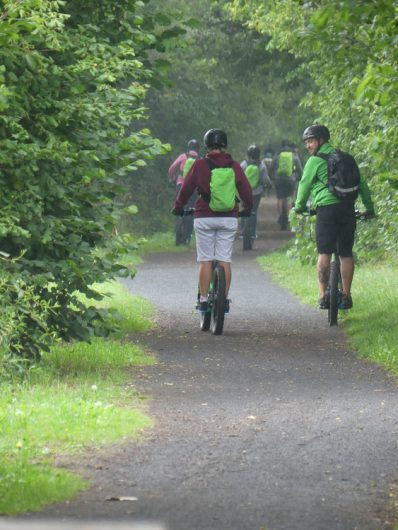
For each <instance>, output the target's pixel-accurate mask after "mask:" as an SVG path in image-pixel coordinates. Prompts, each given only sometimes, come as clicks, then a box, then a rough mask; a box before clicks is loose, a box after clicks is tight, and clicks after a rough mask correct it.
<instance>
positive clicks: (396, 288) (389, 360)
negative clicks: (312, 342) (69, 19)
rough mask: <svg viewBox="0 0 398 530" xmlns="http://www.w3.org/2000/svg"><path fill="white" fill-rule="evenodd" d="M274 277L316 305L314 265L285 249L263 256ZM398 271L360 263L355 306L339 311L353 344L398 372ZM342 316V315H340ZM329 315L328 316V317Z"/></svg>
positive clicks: (392, 267)
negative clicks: (297, 258) (298, 258)
mask: <svg viewBox="0 0 398 530" xmlns="http://www.w3.org/2000/svg"><path fill="white" fill-rule="evenodd" d="M259 262H260V264H261V265H262V266H263V267H264V269H266V270H268V271H270V272H271V273H272V277H273V279H274V280H275V281H276V282H277V283H279V284H280V285H283V286H284V287H287V288H288V289H289V290H290V291H291V292H292V293H293V294H295V295H297V296H298V298H300V300H302V301H303V302H305V303H308V304H310V305H313V306H316V305H317V299H318V282H317V276H316V271H315V267H314V266H310V265H305V266H304V265H301V264H300V263H299V262H298V261H294V260H292V259H289V258H288V257H287V255H286V253H285V252H277V253H274V254H270V255H267V256H263V257H261V258H259ZM397 293H398V275H397V274H396V267H394V266H393V265H391V266H389V265H387V264H380V265H375V264H369V265H362V266H357V267H356V270H355V277H354V282H353V289H352V297H353V300H354V308H353V309H352V310H350V311H347V312H346V313H344V314H343V313H342V312H341V313H339V319H340V320H341V321H342V322H343V327H344V330H345V331H346V333H347V336H348V338H349V341H350V343H351V345H352V347H353V348H354V349H355V350H356V351H357V352H358V353H359V355H361V356H362V357H364V358H367V359H369V360H370V361H373V362H376V363H378V364H381V365H382V366H384V367H386V368H387V369H389V370H390V371H391V372H393V373H394V374H396V375H398V341H397V322H398V296H397ZM340 317H341V318H340ZM325 318H326V317H325Z"/></svg>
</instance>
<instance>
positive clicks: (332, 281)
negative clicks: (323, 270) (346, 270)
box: [328, 261, 340, 326]
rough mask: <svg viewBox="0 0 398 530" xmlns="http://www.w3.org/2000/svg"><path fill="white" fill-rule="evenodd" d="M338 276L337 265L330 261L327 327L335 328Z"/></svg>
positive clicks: (337, 305)
mask: <svg viewBox="0 0 398 530" xmlns="http://www.w3.org/2000/svg"><path fill="white" fill-rule="evenodd" d="M339 275H340V272H339V270H338V264H337V263H336V261H332V263H331V264H330V275H329V309H328V321H329V326H337V315H338V312H339Z"/></svg>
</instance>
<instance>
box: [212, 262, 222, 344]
mask: <svg viewBox="0 0 398 530" xmlns="http://www.w3.org/2000/svg"><path fill="white" fill-rule="evenodd" d="M212 298H213V299H212V306H211V331H212V333H213V335H221V333H222V331H223V327H224V316H225V271H224V267H222V266H221V265H216V267H215V269H214V271H213V297H212Z"/></svg>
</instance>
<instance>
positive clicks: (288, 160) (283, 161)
mask: <svg viewBox="0 0 398 530" xmlns="http://www.w3.org/2000/svg"><path fill="white" fill-rule="evenodd" d="M293 171H294V161H293V153H292V152H291V151H282V152H281V153H279V156H278V167H277V169H276V176H277V177H284V178H291V177H292V175H293Z"/></svg>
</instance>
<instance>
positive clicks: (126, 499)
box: [106, 497, 138, 501]
mask: <svg viewBox="0 0 398 530" xmlns="http://www.w3.org/2000/svg"><path fill="white" fill-rule="evenodd" d="M106 500H107V501H138V498H137V497H108V498H107V499H106Z"/></svg>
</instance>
